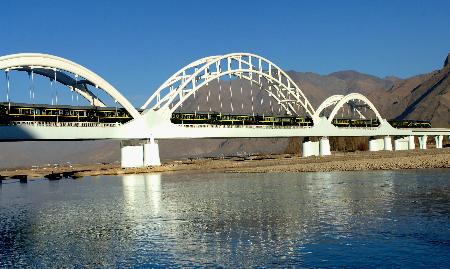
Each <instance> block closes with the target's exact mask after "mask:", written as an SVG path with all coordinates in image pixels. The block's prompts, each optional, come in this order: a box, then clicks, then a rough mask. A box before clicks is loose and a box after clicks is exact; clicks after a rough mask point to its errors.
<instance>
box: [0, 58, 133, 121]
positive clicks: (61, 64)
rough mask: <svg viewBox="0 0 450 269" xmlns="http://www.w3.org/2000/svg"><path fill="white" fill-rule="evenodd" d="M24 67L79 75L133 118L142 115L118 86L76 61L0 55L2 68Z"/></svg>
mask: <svg viewBox="0 0 450 269" xmlns="http://www.w3.org/2000/svg"><path fill="white" fill-rule="evenodd" d="M24 67H30V68H40V69H54V70H64V71H67V72H70V73H73V74H76V75H79V76H81V77H83V78H84V79H86V80H87V81H89V82H90V83H92V85H95V86H96V87H97V88H100V89H102V90H103V91H105V92H106V93H107V94H109V95H110V96H111V97H112V98H114V100H116V101H117V102H118V103H119V104H120V105H122V107H123V108H124V109H125V110H127V111H128V113H130V115H131V116H132V117H133V118H138V117H140V116H141V115H140V113H139V112H138V111H137V110H136V108H134V106H133V105H132V104H131V103H130V102H129V101H128V100H127V99H126V98H125V97H124V96H123V95H122V94H121V93H120V92H119V91H118V90H117V89H116V88H114V87H113V86H112V85H111V84H109V83H108V82H107V81H106V80H104V79H103V78H101V77H100V76H99V75H97V74H95V73H94V72H92V71H91V70H89V69H87V68H85V67H83V66H81V65H79V64H77V63H75V62H72V61H69V60H67V59H64V58H60V57H57V56H53V55H48V54H40V53H20V54H11V55H6V56H2V57H0V69H1V70H12V69H20V68H24Z"/></svg>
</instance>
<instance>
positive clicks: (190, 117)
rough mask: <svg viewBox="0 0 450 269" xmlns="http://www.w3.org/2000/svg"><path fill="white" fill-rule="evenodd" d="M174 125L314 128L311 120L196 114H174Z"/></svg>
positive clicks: (289, 117)
mask: <svg viewBox="0 0 450 269" xmlns="http://www.w3.org/2000/svg"><path fill="white" fill-rule="evenodd" d="M171 122H172V123H174V124H213V125H272V126H312V125H313V121H312V119H311V118H301V117H292V116H265V115H242V114H222V113H217V112H196V113H181V112H176V113H173V114H172V118H171Z"/></svg>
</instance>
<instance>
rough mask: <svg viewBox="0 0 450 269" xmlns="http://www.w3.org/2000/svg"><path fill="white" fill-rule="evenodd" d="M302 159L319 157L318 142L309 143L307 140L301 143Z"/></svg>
mask: <svg viewBox="0 0 450 269" xmlns="http://www.w3.org/2000/svg"><path fill="white" fill-rule="evenodd" d="M302 146H303V150H302V157H309V156H319V155H320V144H319V141H310V140H309V139H307V140H305V141H304V142H303V145H302Z"/></svg>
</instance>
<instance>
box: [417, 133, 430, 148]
mask: <svg viewBox="0 0 450 269" xmlns="http://www.w3.org/2000/svg"><path fill="white" fill-rule="evenodd" d="M427 139H428V136H427V135H423V136H419V148H420V149H427Z"/></svg>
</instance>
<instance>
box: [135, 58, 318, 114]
mask: <svg viewBox="0 0 450 269" xmlns="http://www.w3.org/2000/svg"><path fill="white" fill-rule="evenodd" d="M255 62H256V63H255ZM194 63H200V65H195V64H190V65H188V67H189V68H192V67H195V68H194V72H193V73H192V74H191V75H190V76H189V77H184V78H183V79H182V81H181V83H179V84H178V85H176V83H171V82H170V81H169V80H170V79H169V80H168V82H166V83H165V84H163V85H162V86H161V87H160V88H159V89H158V90H157V92H155V93H154V94H153V95H152V96H153V97H154V98H155V96H158V95H160V94H161V92H162V91H163V90H164V89H166V90H167V88H169V89H170V90H169V93H168V94H166V95H164V96H163V97H161V96H160V97H159V99H158V98H156V99H157V102H156V104H154V105H153V106H152V108H153V109H159V108H169V109H170V111H171V112H174V111H175V110H176V109H177V108H178V107H179V106H180V105H181V104H182V103H183V102H184V101H185V100H187V98H189V96H191V95H192V94H194V93H195V92H196V91H197V90H199V89H200V88H202V87H203V86H204V85H206V84H208V83H209V82H211V81H214V80H216V79H218V78H220V77H222V76H226V75H229V76H231V75H233V76H236V77H240V78H243V79H246V80H249V81H251V82H252V83H254V82H258V83H259V85H262V84H261V78H263V77H264V78H265V79H266V80H267V81H268V83H269V86H270V87H269V89H265V90H266V91H267V92H269V95H270V96H271V97H273V98H274V99H275V100H276V101H277V102H278V103H280V105H281V106H282V107H284V109H285V110H286V111H287V112H288V113H289V114H298V112H297V110H296V109H297V107H300V106H301V107H303V108H304V109H305V111H306V113H307V114H309V115H310V116H311V117H313V115H314V108H313V107H312V105H311V104H310V102H309V101H308V99H307V98H306V96H305V95H304V94H303V92H302V91H301V90H300V88H299V87H298V86H297V85H296V83H295V82H294V81H293V80H292V79H291V78H290V77H289V76H288V75H287V74H286V73H285V72H284V71H283V70H282V69H281V68H279V67H278V66H277V65H275V64H274V63H272V62H271V61H269V60H267V59H265V58H263V57H261V56H258V55H255V54H250V53H232V54H227V55H223V56H213V57H207V58H203V59H201V60H199V61H196V62H194ZM187 69H188V68H184V69H181V70H180V71H179V72H178V73H177V74H180V72H182V73H185V72H186V70H187ZM174 76H175V77H177V76H176V75H174ZM174 76H173V77H174ZM178 77H180V76H178ZM256 77H257V78H258V79H256ZM177 82H179V80H178V81H177ZM170 87H172V88H170ZM154 98H153V100H154ZM150 99H151V98H150ZM149 103H150V102H146V105H148V104H149ZM170 104H172V105H173V106H172V107H169V105H170ZM143 108H146V106H143Z"/></svg>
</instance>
